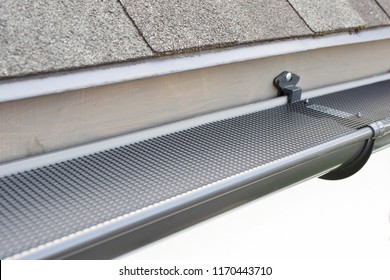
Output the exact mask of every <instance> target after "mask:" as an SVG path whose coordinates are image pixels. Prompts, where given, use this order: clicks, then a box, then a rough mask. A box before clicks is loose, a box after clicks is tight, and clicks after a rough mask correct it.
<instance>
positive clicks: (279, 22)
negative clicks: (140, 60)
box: [121, 0, 312, 52]
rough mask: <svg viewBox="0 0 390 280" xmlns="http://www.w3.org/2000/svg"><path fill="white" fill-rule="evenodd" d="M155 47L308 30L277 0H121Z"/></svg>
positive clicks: (169, 48)
mask: <svg viewBox="0 0 390 280" xmlns="http://www.w3.org/2000/svg"><path fill="white" fill-rule="evenodd" d="M121 2H122V3H123V4H124V6H125V7H126V9H127V11H128V13H129V15H130V16H131V17H132V19H133V20H134V22H135V23H136V25H137V26H138V28H139V29H140V30H141V32H142V33H143V36H144V37H145V38H146V40H147V41H148V43H149V44H150V45H151V46H152V48H154V50H156V51H158V52H174V51H178V50H183V49H198V48H205V47H210V46H221V45H222V46H224V45H229V44H237V43H247V42H255V41H263V40H272V39H278V38H286V37H297V36H302V35H311V34H312V32H311V31H310V29H309V28H308V27H307V26H306V25H305V23H304V22H303V21H302V20H301V19H300V17H299V16H298V15H297V14H296V13H295V11H294V10H293V9H292V8H291V6H290V5H289V4H288V3H287V2H286V1H282V0H246V1H244V0H236V1H215V0H188V1H159V0H146V1H144V0H121Z"/></svg>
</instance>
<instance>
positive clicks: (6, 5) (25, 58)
mask: <svg viewBox="0 0 390 280" xmlns="http://www.w3.org/2000/svg"><path fill="white" fill-rule="evenodd" d="M0 50H1V51H0V78H4V77H10V76H20V75H28V74H36V73H42V72H50V71H55V70H60V69H72V68H79V67H83V66H89V65H99V64H107V63H113V62H118V61H125V60H129V59H135V58H140V57H145V56H150V55H152V51H151V50H150V49H149V48H148V46H147V44H146V42H145V41H144V40H143V39H142V38H141V37H140V36H139V35H138V32H137V30H136V28H135V27H134V26H133V25H132V22H131V21H130V19H129V18H128V16H127V14H126V13H125V12H124V10H123V8H122V7H121V4H120V3H119V2H116V1H111V0H83V1H78V0H67V1H52V0H34V1H29V0H18V1H14V0H2V1H1V2H0Z"/></svg>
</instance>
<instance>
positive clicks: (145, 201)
mask: <svg viewBox="0 0 390 280" xmlns="http://www.w3.org/2000/svg"><path fill="white" fill-rule="evenodd" d="M313 104H314V105H320V106H323V107H326V108H333V109H336V110H338V111H332V110H331V111H329V110H328V112H330V113H331V114H328V113H324V112H321V110H322V111H324V109H323V107H311V108H315V110H313V109H310V108H308V107H309V106H311V105H313ZM318 108H320V109H318ZM321 108H322V109H321ZM325 111H326V110H325ZM332 112H333V113H332ZM334 112H336V113H334ZM337 112H338V113H337ZM340 112H346V113H347V114H346V115H343V114H341V113H340ZM358 113H360V114H358ZM340 114H341V115H340ZM358 115H359V116H358ZM340 116H348V117H340ZM387 116H390V82H389V81H386V82H381V83H378V84H374V85H370V86H365V87H361V88H358V89H351V90H347V91H343V92H340V93H337V94H330V95H327V96H323V97H318V98H313V99H311V100H310V101H309V103H305V102H298V103H295V104H292V105H283V106H279V107H276V108H272V109H268V110H264V111H259V112H256V113H251V114H248V115H243V116H239V117H235V118H232V119H226V120H222V121H218V122H214V123H209V124H205V125H201V126H198V127H194V128H191V129H188V130H184V131H179V132H176V133H173V134H169V135H165V136H161V137H157V138H153V139H149V140H145V141H142V142H138V143H135V144H131V145H127V146H122V147H118V148H115V149H111V150H107V151H103V152H99V153H96V154H93V155H88V156H84V157H81V158H76V159H72V160H68V161H66V162H61V163H57V164H53V165H50V166H46V167H42V168H38V169H35V170H31V171H26V172H22V173H18V174H14V175H10V176H6V177H3V178H0V257H1V258H5V257H8V256H12V255H15V254H17V253H20V252H23V251H26V250H29V249H31V248H34V247H36V246H39V245H42V244H45V243H47V242H50V241H53V240H55V239H59V238H61V237H63V236H67V235H69V234H72V233H75V232H77V231H80V230H83V229H86V228H89V227H91V226H94V225H96V224H99V223H102V222H104V221H107V220H110V219H112V218H116V217H118V216H121V215H123V214H126V213H130V212H133V211H136V210H138V209H141V208H144V207H146V206H149V205H152V204H154V203H156V202H160V201H163V200H165V199H168V198H171V197H174V196H177V195H179V194H183V193H185V192H188V191H190V190H193V189H196V188H198V187H201V186H204V185H207V184H210V183H212V182H215V181H217V180H221V179H223V178H226V177H229V176H232V175H234V174H238V173H240V172H242V171H245V170H248V169H251V168H254V167H259V166H262V165H264V164H266V163H269V162H272V161H274V160H277V159H281V158H284V157H286V156H290V155H292V154H295V153H297V152H300V151H302V150H305V149H308V148H311V147H315V146H317V145H319V144H322V143H325V142H328V141H330V140H333V139H336V138H338V137H340V136H343V135H346V134H348V133H350V132H352V131H354V130H356V129H357V128H359V127H362V126H364V125H367V124H369V123H371V122H373V121H375V120H379V119H383V118H385V117H387Z"/></svg>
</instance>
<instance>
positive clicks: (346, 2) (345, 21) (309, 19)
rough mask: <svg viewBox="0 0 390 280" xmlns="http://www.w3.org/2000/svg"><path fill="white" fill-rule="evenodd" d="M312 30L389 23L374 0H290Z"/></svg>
mask: <svg viewBox="0 0 390 280" xmlns="http://www.w3.org/2000/svg"><path fill="white" fill-rule="evenodd" d="M289 2H290V3H291V5H292V6H293V7H294V8H295V10H296V11H297V12H298V13H299V14H300V15H301V17H302V18H303V19H304V20H305V21H306V23H307V24H308V25H309V26H310V28H311V29H312V30H314V31H315V32H318V33H322V32H332V31H336V30H353V29H356V28H363V27H373V26H381V25H386V24H389V21H388V18H387V17H386V15H385V14H384V13H383V11H382V10H381V9H380V7H379V6H378V5H377V3H376V2H375V1H374V0H367V1H361V0H338V1H334V0H321V1H312V0H289Z"/></svg>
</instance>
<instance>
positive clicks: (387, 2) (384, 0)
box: [376, 0, 390, 17]
mask: <svg viewBox="0 0 390 280" xmlns="http://www.w3.org/2000/svg"><path fill="white" fill-rule="evenodd" d="M376 1H377V2H378V4H379V5H380V6H381V7H382V9H383V10H384V11H385V12H386V13H387V15H388V16H389V17H390V0H376Z"/></svg>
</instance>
